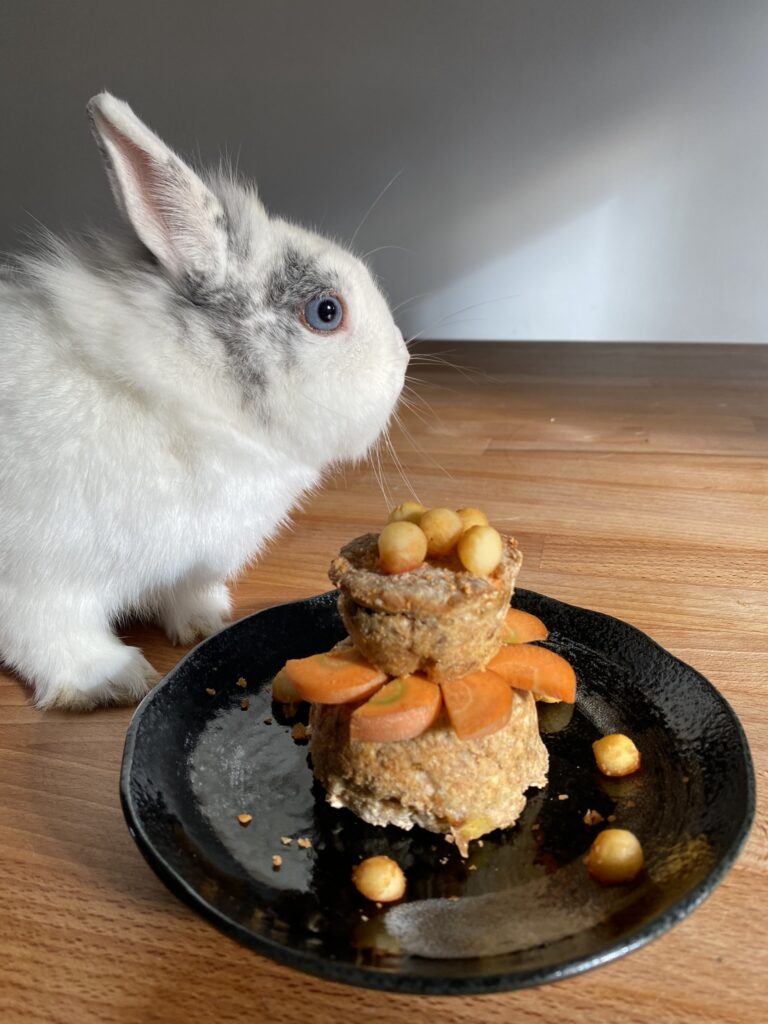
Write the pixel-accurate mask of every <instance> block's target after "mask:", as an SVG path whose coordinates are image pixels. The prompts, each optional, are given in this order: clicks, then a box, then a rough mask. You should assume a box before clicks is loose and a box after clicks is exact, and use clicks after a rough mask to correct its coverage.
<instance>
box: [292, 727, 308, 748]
mask: <svg viewBox="0 0 768 1024" xmlns="http://www.w3.org/2000/svg"><path fill="white" fill-rule="evenodd" d="M291 738H292V739H293V741H294V743H306V742H307V740H308V739H309V729H308V728H307V727H306V725H304V723H303V722H297V723H296V725H294V726H293V727H292V729H291Z"/></svg>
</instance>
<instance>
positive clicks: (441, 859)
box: [440, 857, 448, 864]
mask: <svg viewBox="0 0 768 1024" xmlns="http://www.w3.org/2000/svg"><path fill="white" fill-rule="evenodd" d="M440 863H441V864H447V863H448V858H447V857H441V858H440Z"/></svg>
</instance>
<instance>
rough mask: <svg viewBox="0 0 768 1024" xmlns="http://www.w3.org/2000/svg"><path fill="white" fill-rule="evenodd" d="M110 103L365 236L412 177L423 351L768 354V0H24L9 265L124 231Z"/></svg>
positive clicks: (390, 224) (399, 200)
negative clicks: (558, 345) (42, 244)
mask: <svg viewBox="0 0 768 1024" xmlns="http://www.w3.org/2000/svg"><path fill="white" fill-rule="evenodd" d="M104 87H107V88H109V89H111V90H112V91H113V92H115V93H117V94H118V95H120V96H122V97H124V98H126V99H128V100H129V101H130V102H131V103H132V105H133V106H134V107H135V109H136V110H137V112H139V114H140V115H141V116H143V117H144V118H145V119H146V120H147V121H148V122H149V123H150V124H151V125H152V126H153V127H154V128H155V129H156V130H157V131H159V132H160V134H162V135H163V136H164V137H165V138H166V139H167V140H168V141H169V142H170V143H171V144H172V145H174V146H175V147H176V148H177V149H179V150H180V151H181V152H182V153H187V154H191V155H193V156H194V157H199V158H202V159H203V160H205V161H209V160H216V159H218V155H219V154H220V152H222V151H223V150H228V151H229V153H230V155H231V156H232V157H233V159H236V160H237V162H238V163H239V166H240V168H241V170H243V171H245V172H247V173H248V174H249V175H253V176H254V177H255V178H256V179H257V181H258V182H259V186H260V189H261V193H262V196H263V198H264V199H265V201H266V202H267V204H268V206H269V207H270V208H272V209H273V210H275V211H279V212H280V213H282V214H284V215H287V216H290V217H292V218H294V219H298V220H302V221H307V222H310V223H314V224H316V225H318V226H320V227H321V228H322V229H323V230H324V231H327V232H328V233H330V234H334V235H338V236H340V237H342V238H347V239H348V238H349V237H350V236H351V235H352V234H353V233H354V231H355V228H356V226H357V224H358V223H359V221H360V219H361V218H362V216H363V214H364V213H365V211H366V209H367V208H368V207H369V205H370V204H371V202H372V201H373V199H374V198H375V197H376V196H377V194H378V193H379V192H380V190H381V189H382V188H383V187H384V186H385V185H386V184H387V182H389V181H390V179H391V178H392V177H393V176H394V175H396V174H398V172H399V175H398V177H397V179H396V180H395V181H394V182H393V183H392V185H391V187H390V188H389V190H388V191H387V192H386V194H385V195H384V196H383V197H382V198H381V200H380V202H379V203H378V204H377V206H376V207H375V209H374V210H373V211H372V212H371V214H370V216H369V217H368V219H367V221H366V223H365V224H364V225H363V227H362V228H361V230H360V232H359V234H358V236H357V244H358V245H359V248H360V250H361V251H363V252H365V251H367V250H377V249H378V250H379V251H377V252H374V253H373V255H372V256H371V263H372V264H373V266H374V268H375V270H376V271H377V273H378V274H379V276H380V278H381V280H382V283H383V285H384V287H385V289H386V290H387V291H388V293H389V295H390V297H391V300H392V302H393V303H400V302H402V301H403V300H406V299H409V298H410V297H411V296H413V295H417V294H420V293H427V294H426V295H425V296H424V297H423V298H420V299H416V300H414V301H413V302H411V303H410V304H407V306H406V307H405V308H404V310H403V311H402V313H401V314H400V316H401V323H402V326H403V327H404V329H405V330H406V331H408V332H411V331H417V330H422V329H423V330H425V333H426V335H427V336H430V337H465V338H542V339H550V338H562V339H571V338H573V339H578V338H595V339H604V338H605V339H619V340H667V339H675V340H722V341H765V340H766V339H768V259H766V249H768V242H767V241H766V240H767V239H768V118H767V117H766V110H765V108H766V97H767V96H768V3H767V2H766V0H559V2H551V0H530V2H515V0H462V2H457V0H378V2H372V0H280V2H277V0H274V2H255V0H250V2H249V0H239V2H237V0H229V2H227V0H224V2H217V3H215V2H213V0H188V2H182V0H168V2H163V0H155V2H148V0H124V2H120V3H115V2H112V0H102V2H99V3H96V2H91V0H70V2H64V0H60V2H55V3H53V2H40V0H16V2H10V0H5V2H2V3H1V5H0V126H1V128H2V138H3V145H2V150H1V151H0V248H3V249H12V248H15V247H16V246H18V245H19V244H21V243H22V242H23V238H22V232H23V231H25V230H27V229H29V228H30V227H31V226H33V219H32V218H33V217H34V218H37V219H38V220H40V221H41V222H43V223H44V224H46V225H47V226H49V227H52V228H54V229H66V228H77V227H78V226H79V225H81V224H83V223H84V222H85V221H86V220H91V221H94V220H95V221H100V220H104V219H106V218H108V217H110V216H112V214H111V203H110V198H109V194H108V190H107V186H106V183H105V181H104V178H103V175H102V171H101V167H100V164H99V161H98V158H97V156H96V153H95V150H94V147H93V145H92V143H91V140H90V136H89V133H88V130H87V126H86V121H85V117H84V114H83V104H84V103H85V101H86V100H87V98H88V97H89V96H90V95H91V94H92V93H94V92H96V91H97V90H99V89H101V88H104ZM381 246H393V247H397V248H384V249H380V248H379V247H381ZM464 307H470V308H468V309H464ZM461 310H463V312H460V311H461Z"/></svg>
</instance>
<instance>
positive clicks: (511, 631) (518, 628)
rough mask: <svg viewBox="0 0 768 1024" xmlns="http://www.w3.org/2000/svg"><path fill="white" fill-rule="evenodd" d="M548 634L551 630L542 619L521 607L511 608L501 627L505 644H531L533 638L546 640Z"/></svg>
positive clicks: (502, 639) (502, 640)
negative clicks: (522, 609)
mask: <svg viewBox="0 0 768 1024" xmlns="http://www.w3.org/2000/svg"><path fill="white" fill-rule="evenodd" d="M548 636H549V630H548V629H547V627H546V626H545V625H544V623H543V622H542V621H541V619H537V618H536V616H535V615H530V614H529V613H528V612H524V611H521V609H520V608H510V609H509V611H508V612H507V614H506V616H505V617H504V625H503V626H502V628H501V642H502V643H503V644H529V643H531V642H532V641H533V640H546V639H547V637H548Z"/></svg>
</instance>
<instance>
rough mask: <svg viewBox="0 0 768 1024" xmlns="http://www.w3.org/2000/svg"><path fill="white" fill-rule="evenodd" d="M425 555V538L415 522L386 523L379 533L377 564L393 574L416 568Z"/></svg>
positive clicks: (384, 570)
mask: <svg viewBox="0 0 768 1024" xmlns="http://www.w3.org/2000/svg"><path fill="white" fill-rule="evenodd" d="M426 556H427V538H426V537H425V536H424V533H423V531H422V530H421V529H420V528H419V527H418V526H416V524H415V523H409V522H408V521H407V520H401V521H399V522H396V523H388V524H387V525H386V526H385V527H384V529H383V530H382V531H381V533H380V534H379V564H380V566H381V570H382V572H385V573H389V574H393V573H397V572H410V570H411V569H417V568H418V567H419V566H420V565H421V563H422V562H423V561H424V559H425V558H426Z"/></svg>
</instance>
